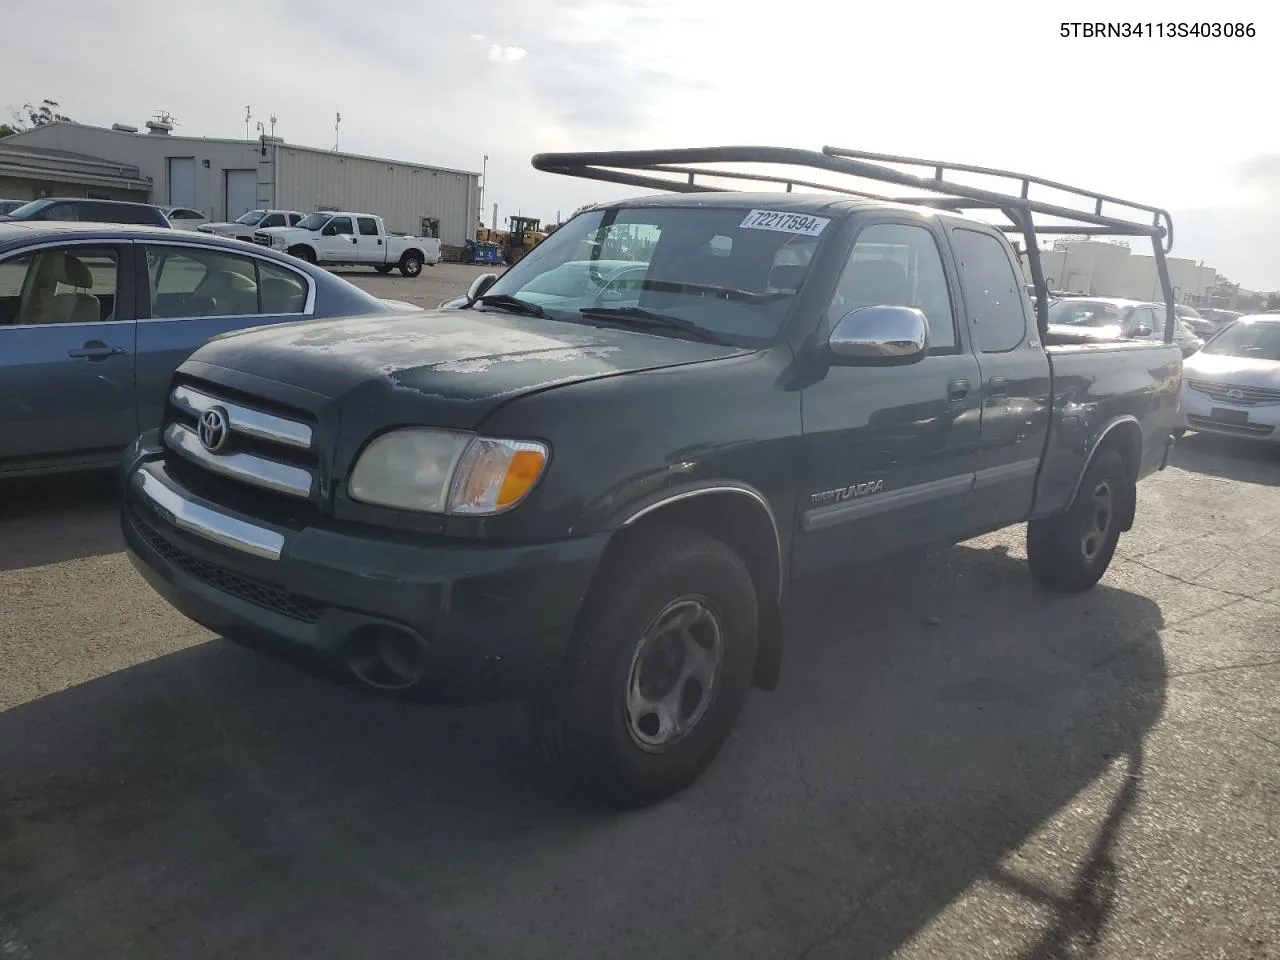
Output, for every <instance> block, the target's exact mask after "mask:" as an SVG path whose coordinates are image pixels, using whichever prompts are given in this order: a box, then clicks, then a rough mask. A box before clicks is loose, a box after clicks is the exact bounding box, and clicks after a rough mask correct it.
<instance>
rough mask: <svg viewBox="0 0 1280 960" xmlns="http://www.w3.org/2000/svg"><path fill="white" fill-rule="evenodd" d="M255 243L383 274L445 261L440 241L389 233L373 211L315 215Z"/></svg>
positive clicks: (257, 235) (266, 231)
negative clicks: (442, 259)
mask: <svg viewBox="0 0 1280 960" xmlns="http://www.w3.org/2000/svg"><path fill="white" fill-rule="evenodd" d="M253 242H254V243H256V244H259V245H261V246H265V247H271V248H272V249H274V250H280V251H282V252H287V253H289V254H292V255H293V256H295V257H298V258H300V259H302V260H305V261H307V263H318V264H321V265H322V266H326V267H338V266H365V267H373V269H374V270H376V271H377V272H378V273H390V272H391V271H392V270H393V269H395V268H396V267H399V268H400V273H401V274H402V275H404V276H406V277H416V276H417V275H418V274H420V273H421V272H422V267H423V264H429V265H431V266H435V265H436V264H437V263H439V262H440V241H439V240H438V239H437V238H435V237H410V236H395V235H393V234H390V233H388V232H387V230H386V227H385V226H383V223H382V218H381V217H375V216H373V215H372V214H368V213H345V212H334V211H326V212H322V213H312V214H309V215H308V216H307V217H306V218H305V219H303V220H300V221H299V222H298V225H297V226H296V227H268V228H262V229H258V230H256V231H254V234H253Z"/></svg>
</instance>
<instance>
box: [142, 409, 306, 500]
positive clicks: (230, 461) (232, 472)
mask: <svg viewBox="0 0 1280 960" xmlns="http://www.w3.org/2000/svg"><path fill="white" fill-rule="evenodd" d="M164 440H165V443H166V444H167V445H168V447H169V449H171V450H173V451H174V452H176V453H178V454H180V455H181V456H183V457H185V458H186V459H188V460H191V461H193V462H194V463H198V464H199V465H200V466H202V467H204V468H205V469H206V470H208V471H210V472H211V473H219V474H222V475H223V476H224V477H231V478H233V479H235V480H241V481H243V482H245V483H249V484H253V485H254V486H258V487H263V488H265V489H267V490H274V491H275V492H276V493H287V494H291V495H292V496H295V497H309V496H310V495H311V473H310V472H309V471H307V470H304V469H303V468H302V467H295V466H291V465H290V464H287V463H279V462H278V461H275V460H268V459H267V458H266V457H259V456H256V455H254V454H252V453H210V452H209V451H208V450H206V449H205V448H204V445H203V444H202V443H201V442H200V439H199V437H197V436H196V432H195V431H194V430H192V429H191V428H190V427H188V426H187V425H186V424H184V423H171V424H169V426H168V427H167V428H166V429H165V432H164Z"/></svg>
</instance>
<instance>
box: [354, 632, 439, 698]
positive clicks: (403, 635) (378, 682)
mask: <svg viewBox="0 0 1280 960" xmlns="http://www.w3.org/2000/svg"><path fill="white" fill-rule="evenodd" d="M347 666H348V667H349V668H350V670H351V672H352V673H353V674H355V676H356V678H357V679H358V680H360V681H361V682H362V683H366V684H368V685H369V686H371V687H377V688H378V689H379V690H405V689H407V688H409V687H412V686H414V685H416V684H418V683H420V682H421V681H422V679H423V678H424V677H425V676H426V675H427V649H426V645H425V644H424V643H423V642H422V641H421V640H419V639H418V638H417V637H415V636H414V635H413V634H411V633H408V632H406V631H404V630H398V629H396V628H395V627H366V628H364V629H362V630H358V631H356V633H355V634H354V635H352V637H351V639H350V641H348V645H347Z"/></svg>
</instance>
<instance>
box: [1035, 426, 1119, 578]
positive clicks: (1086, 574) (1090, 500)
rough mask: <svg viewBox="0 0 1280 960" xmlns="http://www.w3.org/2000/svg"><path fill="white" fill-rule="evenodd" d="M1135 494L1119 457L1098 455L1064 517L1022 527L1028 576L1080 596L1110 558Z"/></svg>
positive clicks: (1108, 452) (1111, 453)
mask: <svg viewBox="0 0 1280 960" xmlns="http://www.w3.org/2000/svg"><path fill="white" fill-rule="evenodd" d="M1136 493H1137V491H1136V489H1135V487H1134V480H1133V478H1132V477H1130V476H1129V469H1128V467H1126V466H1125V463H1124V459H1123V458H1122V457H1121V456H1120V454H1118V453H1117V452H1116V451H1115V450H1103V451H1102V452H1101V453H1099V454H1098V455H1097V456H1096V457H1095V458H1094V460H1093V463H1091V464H1090V465H1089V469H1088V470H1086V471H1085V474H1084V479H1083V480H1082V481H1081V483H1080V490H1079V492H1078V493H1077V494H1076V499H1075V502H1074V503H1072V504H1071V506H1070V508H1068V510H1067V511H1066V512H1065V513H1060V514H1058V515H1057V516H1053V517H1045V518H1044V519H1042V520H1032V521H1031V522H1030V523H1029V524H1027V562H1028V564H1029V565H1030V567H1031V575H1032V576H1033V577H1035V578H1036V579H1037V580H1038V581H1040V583H1042V584H1043V585H1044V586H1046V587H1049V588H1050V589H1051V590H1058V591H1061V592H1063V593H1080V592H1082V591H1085V590H1088V589H1089V588H1090V587H1092V586H1093V585H1094V584H1096V583H1097V582H1098V581H1099V580H1101V579H1102V575H1103V574H1104V573H1106V572H1107V567H1108V566H1110V564H1111V558H1112V557H1113V556H1114V555H1115V552H1116V544H1117V543H1118V542H1119V541H1120V527H1121V524H1122V518H1123V517H1124V516H1125V515H1126V514H1127V512H1128V511H1129V510H1130V509H1131V508H1132V505H1133V504H1132V499H1131V498H1133V497H1134V496H1136Z"/></svg>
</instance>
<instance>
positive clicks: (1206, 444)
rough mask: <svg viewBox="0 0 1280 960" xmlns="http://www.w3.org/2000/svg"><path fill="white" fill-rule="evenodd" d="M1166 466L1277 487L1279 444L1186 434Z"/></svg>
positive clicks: (1279, 475) (1279, 459)
mask: <svg viewBox="0 0 1280 960" xmlns="http://www.w3.org/2000/svg"><path fill="white" fill-rule="evenodd" d="M1169 464H1170V466H1174V467H1179V468H1180V469H1182V470H1189V471H1191V472H1193V473H1199V474H1203V475H1205V476H1209V477H1220V478H1222V479H1224V480H1237V481H1239V482H1240V483H1261V484H1267V485H1269V486H1277V485H1280V444H1275V443H1260V442H1258V441H1256V440H1240V439H1237V438H1235V437H1223V436H1218V435H1216V434H1209V433H1188V434H1186V435H1185V436H1183V437H1182V439H1181V440H1179V441H1178V444H1177V446H1176V447H1174V450H1173V456H1171V457H1170V458H1169Z"/></svg>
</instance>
